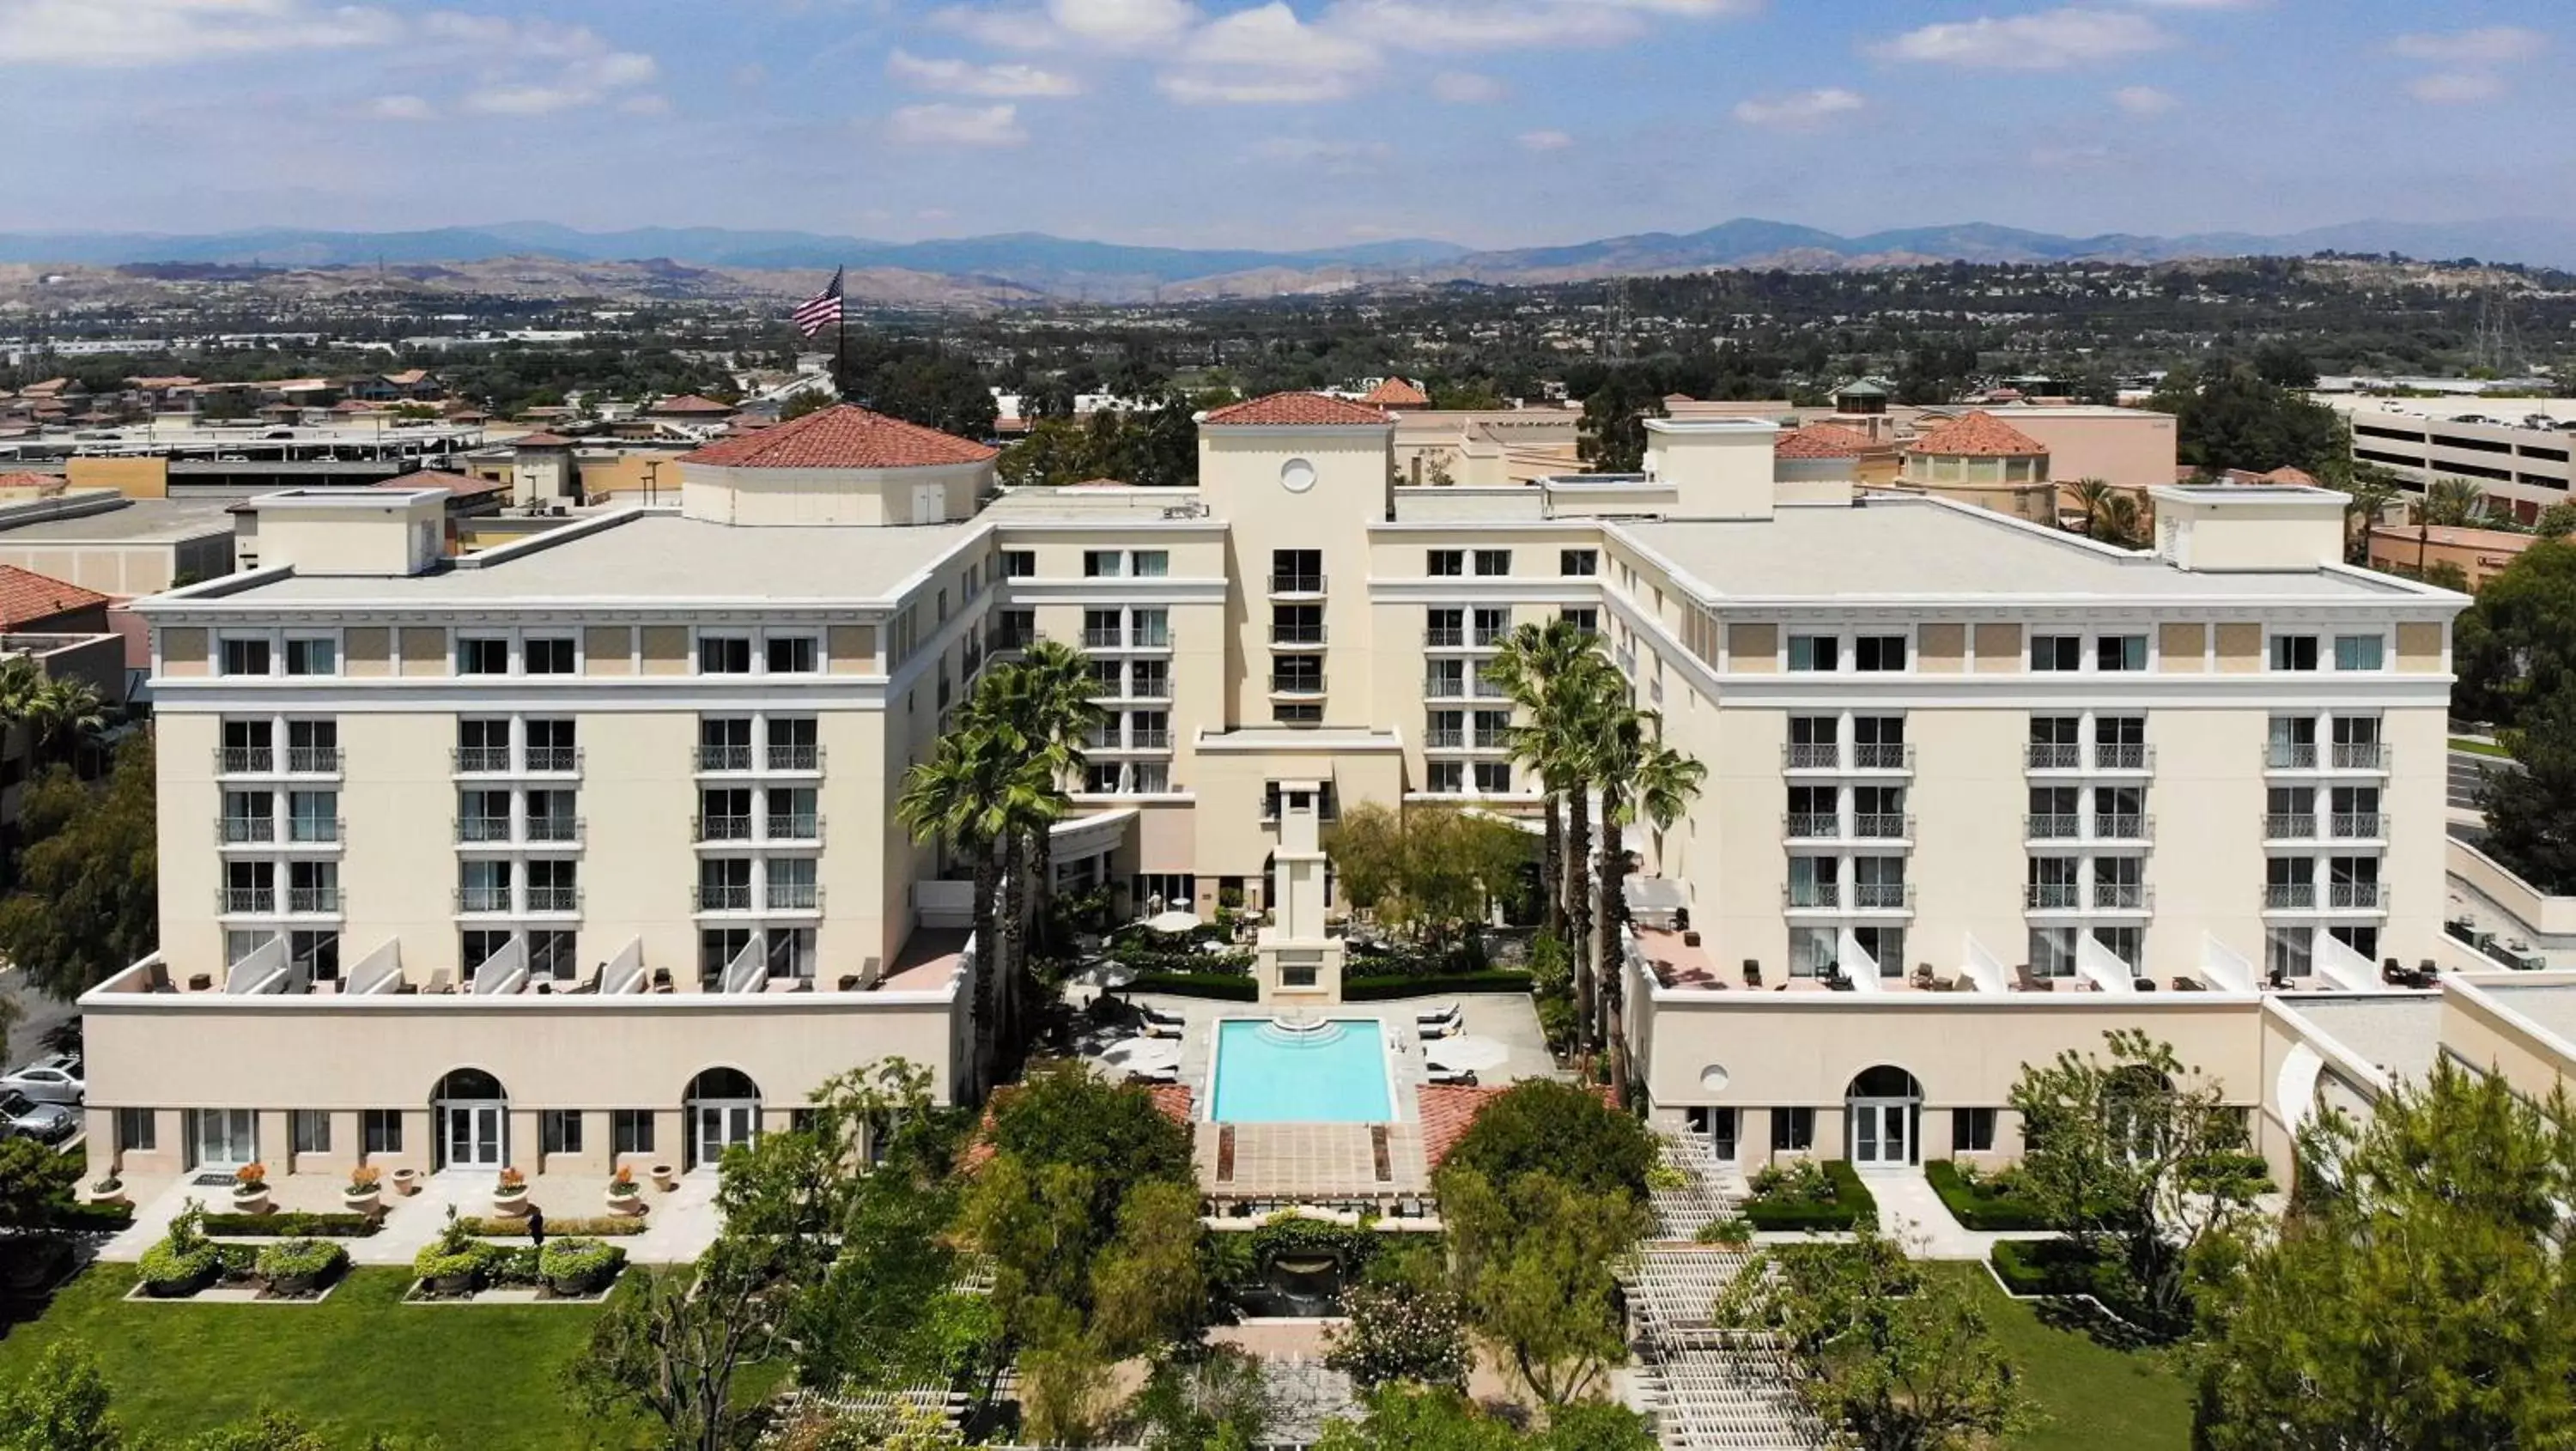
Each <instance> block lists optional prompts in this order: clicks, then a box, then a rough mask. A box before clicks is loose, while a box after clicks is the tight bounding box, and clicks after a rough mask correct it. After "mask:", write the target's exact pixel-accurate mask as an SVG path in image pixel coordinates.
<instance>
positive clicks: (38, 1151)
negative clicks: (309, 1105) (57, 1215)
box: [0, 1137, 81, 1229]
mask: <svg viewBox="0 0 2576 1451" xmlns="http://www.w3.org/2000/svg"><path fill="white" fill-rule="evenodd" d="M80 1172H81V1171H80V1161H79V1160H78V1159H75V1158H72V1157H71V1156H69V1155H67V1154H59V1153H56V1152H55V1151H54V1148H53V1146H52V1145H50V1144H45V1143H40V1142H38V1141H37V1140H35V1139H31V1138H24V1137H18V1138H8V1139H0V1229H41V1228H43V1227H44V1226H45V1225H47V1224H49V1223H51V1222H52V1220H53V1211H54V1208H55V1206H57V1205H59V1204H61V1203H62V1202H63V1201H64V1200H65V1199H66V1198H67V1197H68V1196H69V1195H70V1194H71V1191H72V1186H73V1185H74V1184H76V1183H78V1182H80Z"/></svg>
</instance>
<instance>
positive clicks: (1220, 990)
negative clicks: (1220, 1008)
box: [1127, 972, 1261, 1003]
mask: <svg viewBox="0 0 2576 1451" xmlns="http://www.w3.org/2000/svg"><path fill="white" fill-rule="evenodd" d="M1127 990H1128V991H1129V992H1139V993H1164V994H1168V995H1169V996H1172V997H1176V998H1215V999H1217V1000H1219V1001H1221V1002H1235V1003H1249V1002H1258V1001H1259V1000H1260V998H1261V985H1260V984H1259V983H1256V982H1254V981H1253V980H1252V979H1251V978H1248V977H1239V976H1236V975H1235V974H1233V973H1225V972H1146V973H1139V974H1138V975H1137V977H1136V980H1135V981H1134V982H1131V983H1129V984H1128V985H1127Z"/></svg>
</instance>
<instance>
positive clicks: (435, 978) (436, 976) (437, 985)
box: [422, 967, 456, 993]
mask: <svg viewBox="0 0 2576 1451" xmlns="http://www.w3.org/2000/svg"><path fill="white" fill-rule="evenodd" d="M422 991H424V992H433V993H445V992H454V991H456V988H455V983H454V979H453V978H451V977H450V976H449V975H448V971H447V969H446V968H443V967H442V968H440V969H439V970H438V971H436V972H433V973H431V974H430V975H429V986H428V987H426V988H424V989H422Z"/></svg>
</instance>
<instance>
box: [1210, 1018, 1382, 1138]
mask: <svg viewBox="0 0 2576 1451" xmlns="http://www.w3.org/2000/svg"><path fill="white" fill-rule="evenodd" d="M1378 1031H1379V1030H1378V1025H1377V1023H1376V1022H1375V1021H1374V1020H1372V1019H1367V1018H1356V1019H1345V1018H1336V1019H1334V1020H1332V1021H1331V1022H1329V1023H1327V1024H1325V1025H1324V1027H1323V1029H1322V1031H1320V1032H1315V1033H1309V1034H1299V1033H1291V1032H1289V1031H1287V1030H1285V1029H1283V1028H1280V1027H1278V1026H1277V1025H1275V1024H1273V1023H1271V1022H1270V1021H1269V1020H1267V1019H1249V1018H1231V1019H1227V1020H1226V1021H1224V1022H1221V1023H1219V1024H1218V1025H1217V1039H1216V1092H1215V1095H1214V1097H1215V1100H1216V1101H1215V1103H1214V1105H1213V1106H1212V1107H1211V1109H1210V1110H1209V1113H1208V1117H1210V1118H1212V1119H1214V1120H1216V1121H1217V1122H1218V1123H1229V1124H1282V1123H1307V1124H1310V1123H1358V1124H1382V1123H1389V1122H1392V1121H1393V1120H1394V1118H1395V1112H1394V1105H1393V1104H1391V1103H1390V1102H1388V1099H1387V1089H1386V1047H1385V1044H1384V1043H1383V1042H1382V1041H1381V1039H1380V1038H1379V1036H1378Z"/></svg>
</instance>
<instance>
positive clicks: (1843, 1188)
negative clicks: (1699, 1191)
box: [1744, 1159, 1878, 1230]
mask: <svg viewBox="0 0 2576 1451" xmlns="http://www.w3.org/2000/svg"><path fill="white" fill-rule="evenodd" d="M1823 1167H1824V1171H1825V1177H1826V1178H1827V1179H1828V1180H1830V1181H1832V1183H1833V1186H1834V1198H1833V1202H1832V1203H1830V1204H1818V1203H1816V1202H1814V1201H1813V1200H1802V1199H1791V1200H1762V1199H1747V1200H1745V1201H1744V1217H1745V1218H1746V1219H1749V1220H1751V1221H1753V1227H1754V1228H1755V1229H1810V1230H1813V1229H1849V1228H1851V1227H1852V1226H1853V1225H1855V1224H1858V1223H1860V1222H1861V1221H1862V1220H1863V1219H1869V1220H1876V1219H1877V1218H1878V1200H1877V1199H1876V1198H1875V1197H1873V1196H1872V1195H1871V1194H1870V1192H1869V1186H1868V1185H1866V1184H1863V1183H1862V1182H1861V1178H1860V1172H1859V1171H1858V1170H1856V1169H1854V1168H1853V1167H1852V1166H1851V1165H1849V1164H1847V1163H1845V1162H1843V1161H1842V1160H1840V1159H1827V1160H1825V1161H1824V1166H1823Z"/></svg>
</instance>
